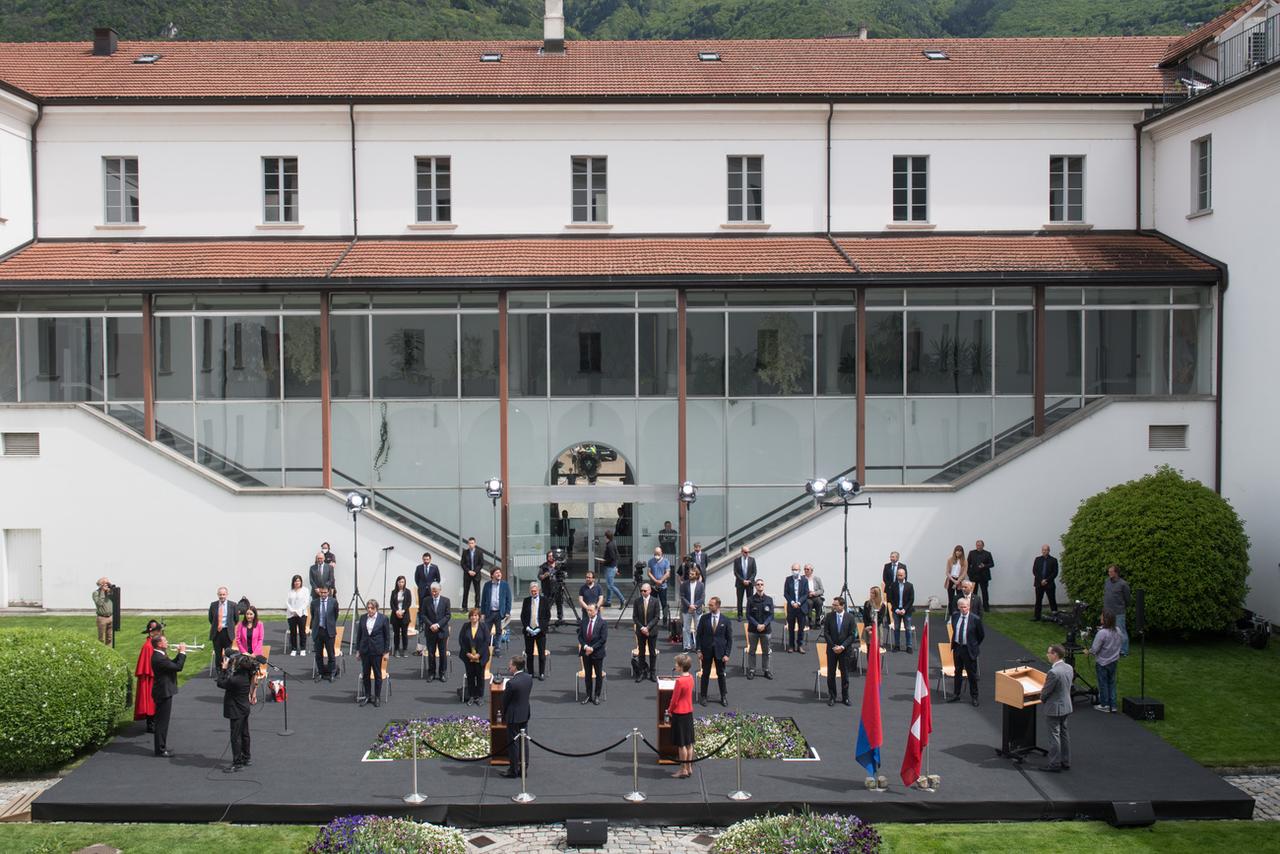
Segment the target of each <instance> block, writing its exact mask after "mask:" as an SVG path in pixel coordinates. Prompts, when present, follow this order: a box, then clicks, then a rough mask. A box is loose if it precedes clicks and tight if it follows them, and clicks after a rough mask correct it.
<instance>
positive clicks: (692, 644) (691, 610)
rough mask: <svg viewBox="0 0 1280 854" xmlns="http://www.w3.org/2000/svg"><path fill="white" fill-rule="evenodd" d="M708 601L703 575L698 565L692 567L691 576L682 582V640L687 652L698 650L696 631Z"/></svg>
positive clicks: (683, 647) (690, 569) (690, 568)
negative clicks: (699, 618)
mask: <svg viewBox="0 0 1280 854" xmlns="http://www.w3.org/2000/svg"><path fill="white" fill-rule="evenodd" d="M706 601H707V586H706V585H705V584H703V583H702V573H701V572H700V571H699V570H698V568H697V566H696V565H692V564H691V565H690V567H689V575H688V577H687V578H685V580H684V581H682V582H680V619H681V628H682V630H683V631H682V632H681V635H680V639H681V641H682V647H681V648H682V649H684V651H685V652H693V651H694V650H695V649H697V643H696V638H694V636H693V634H694V631H695V630H696V629H697V627H698V617H699V616H700V615H701V614H702V608H703V606H704V605H705V604H706Z"/></svg>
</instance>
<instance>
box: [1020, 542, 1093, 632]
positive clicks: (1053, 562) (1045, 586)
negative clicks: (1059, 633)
mask: <svg viewBox="0 0 1280 854" xmlns="http://www.w3.org/2000/svg"><path fill="white" fill-rule="evenodd" d="M1031 577H1032V580H1033V581H1034V583H1035V586H1036V613H1035V616H1034V617H1032V618H1031V619H1032V621H1033V622H1039V621H1040V603H1041V602H1042V601H1043V600H1044V597H1045V595H1046V594H1047V595H1048V596H1049V613H1051V614H1053V613H1057V611H1058V591H1057V586H1058V559H1057V558H1056V557H1054V556H1053V555H1051V554H1049V546H1048V545H1047V544H1046V545H1043V546H1041V547H1040V557H1038V558H1036V559H1035V563H1033V564H1031ZM1104 598H1105V597H1104ZM1103 607H1106V606H1105V605H1104V606H1103Z"/></svg>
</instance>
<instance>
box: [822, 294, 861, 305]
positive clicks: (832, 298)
mask: <svg viewBox="0 0 1280 854" xmlns="http://www.w3.org/2000/svg"><path fill="white" fill-rule="evenodd" d="M813 302H814V305H848V306H853V305H857V302H858V298H857V294H855V293H854V292H853V291H814V292H813Z"/></svg>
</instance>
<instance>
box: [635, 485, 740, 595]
mask: <svg viewBox="0 0 1280 854" xmlns="http://www.w3.org/2000/svg"><path fill="white" fill-rule="evenodd" d="M727 499H728V490H727V489H725V488H724V487H710V486H702V485H701V484H698V503H697V504H694V505H693V506H692V507H691V508H689V522H688V525H687V528H688V531H689V545H690V547H692V546H693V545H694V544H695V543H702V546H703V549H704V550H706V551H707V553H708V554H711V553H712V552H711V548H712V545H713V544H715V543H718V542H719V541H720V540H722V539H723V538H724V534H725V528H724V526H725V514H726V513H727V511H728V508H727V506H726V504H727ZM716 552H717V553H720V554H723V553H724V547H723V545H720V546H719V547H717V549H716ZM618 574H619V575H621V574H622V573H621V572H619V573H618ZM619 586H620V587H622V588H623V589H624V590H625V589H627V588H626V587H625V586H624V585H622V584H621V583H620V584H619Z"/></svg>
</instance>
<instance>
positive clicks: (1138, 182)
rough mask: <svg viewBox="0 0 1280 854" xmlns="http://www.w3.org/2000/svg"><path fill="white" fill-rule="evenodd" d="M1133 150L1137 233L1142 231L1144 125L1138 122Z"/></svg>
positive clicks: (1134, 129) (1134, 203)
mask: <svg viewBox="0 0 1280 854" xmlns="http://www.w3.org/2000/svg"><path fill="white" fill-rule="evenodd" d="M1133 142H1134V145H1133V148H1134V164H1133V189H1134V193H1133V211H1134V214H1133V217H1134V222H1133V228H1134V230H1135V231H1142V123H1141V122H1136V123H1134V125H1133Z"/></svg>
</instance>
